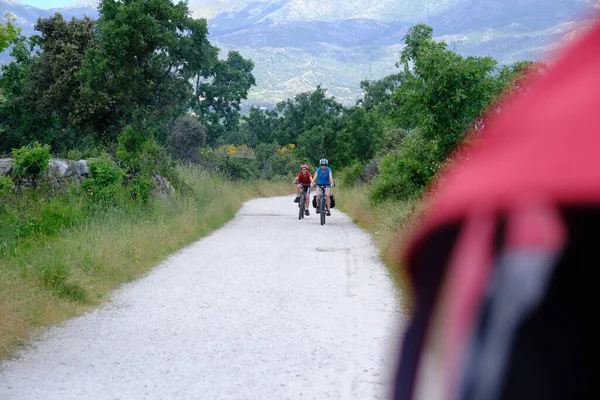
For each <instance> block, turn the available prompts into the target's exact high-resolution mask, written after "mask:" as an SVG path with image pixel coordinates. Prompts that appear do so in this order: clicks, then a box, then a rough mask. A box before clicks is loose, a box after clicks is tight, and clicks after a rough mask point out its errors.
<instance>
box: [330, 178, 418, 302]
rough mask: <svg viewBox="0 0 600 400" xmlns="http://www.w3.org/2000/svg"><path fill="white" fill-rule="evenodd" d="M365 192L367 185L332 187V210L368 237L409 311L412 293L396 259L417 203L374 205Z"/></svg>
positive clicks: (402, 202)
mask: <svg viewBox="0 0 600 400" xmlns="http://www.w3.org/2000/svg"><path fill="white" fill-rule="evenodd" d="M368 190H369V186H368V185H356V186H352V187H339V188H336V190H335V195H336V207H337V208H339V209H340V210H342V211H344V212H345V213H346V214H348V215H349V216H350V217H351V218H352V220H353V222H354V223H355V224H357V225H358V226H360V227H361V228H363V229H365V230H366V231H367V232H369V233H370V234H371V235H372V237H373V241H374V242H375V244H376V246H377V247H378V249H379V254H380V257H381V259H382V261H383V263H384V264H385V265H386V267H387V268H388V270H389V272H390V275H391V277H392V279H393V280H394V283H395V284H396V286H397V287H398V288H399V289H400V291H401V293H402V299H403V308H404V311H406V312H408V311H410V310H411V308H412V290H411V287H410V282H409V280H408V277H407V275H406V271H405V270H404V268H403V265H402V262H401V260H400V259H401V253H402V247H403V245H404V244H405V239H406V238H407V237H408V235H409V234H410V231H411V228H412V227H414V224H415V223H416V222H417V221H416V220H415V219H414V218H413V216H414V215H415V214H416V211H417V209H418V207H419V206H420V202H419V201H417V200H406V201H392V200H387V201H383V202H381V203H376V204H375V203H372V202H370V201H369V199H368V196H367V192H368Z"/></svg>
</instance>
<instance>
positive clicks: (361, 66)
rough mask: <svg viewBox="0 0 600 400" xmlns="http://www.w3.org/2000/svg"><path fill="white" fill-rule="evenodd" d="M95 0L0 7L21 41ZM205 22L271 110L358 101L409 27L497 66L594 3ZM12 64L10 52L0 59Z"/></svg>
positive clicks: (530, 52) (347, 0) (528, 2)
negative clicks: (300, 100)
mask: <svg viewBox="0 0 600 400" xmlns="http://www.w3.org/2000/svg"><path fill="white" fill-rule="evenodd" d="M97 4H98V0H82V1H79V2H78V3H75V4H74V5H71V6H68V7H63V8H58V9H51V10H42V9H39V8H35V7H31V6H26V5H23V4H22V3H20V1H18V0H0V15H4V14H6V13H9V15H10V16H12V17H13V18H15V19H16V22H17V24H18V25H19V26H20V27H21V29H22V31H23V33H24V34H26V35H30V34H33V33H34V32H33V26H34V25H35V23H36V21H37V19H38V18H40V17H48V16H51V15H53V14H54V13H55V12H60V13H61V14H63V16H64V17H65V18H71V17H76V18H81V17H83V16H84V15H88V16H90V17H92V18H97V17H98V10H97ZM188 5H189V7H190V9H191V10H192V12H193V14H194V16H196V17H202V18H207V20H208V25H209V32H210V40H211V42H212V43H214V44H215V45H217V46H218V47H219V48H221V49H222V50H223V52H222V55H226V51H228V50H237V51H239V52H240V53H241V54H242V55H243V56H244V57H247V58H251V59H252V60H253V61H254V63H255V69H254V74H255V76H256V81H257V86H256V87H255V88H254V89H252V91H251V93H250V95H249V99H248V102H247V103H248V104H253V105H270V104H273V103H275V102H277V101H280V100H284V99H286V98H289V97H293V96H294V95H295V94H297V93H299V92H302V91H307V90H313V89H314V88H315V87H316V86H317V85H319V84H321V85H322V86H323V87H326V88H327V89H328V91H329V93H330V94H332V95H334V96H335V97H336V98H337V99H338V100H339V101H340V102H342V103H344V104H346V105H350V104H353V103H354V102H355V100H356V99H357V98H358V97H359V96H360V81H361V80H363V79H371V80H373V79H380V78H382V77H384V76H386V75H390V74H393V73H395V72H397V70H396V68H395V67H394V64H395V63H396V61H397V60H398V58H399V53H400V51H401V50H402V47H403V46H402V38H403V37H404V35H405V34H406V32H407V30H408V28H410V27H411V26H412V25H414V24H416V23H420V22H423V23H426V24H428V25H430V26H432V27H433V33H434V36H435V39H436V40H444V41H445V42H446V43H448V46H449V48H450V49H452V50H454V51H457V52H459V53H460V54H462V55H464V56H470V55H474V56H483V55H490V56H492V57H494V58H495V59H496V60H498V61H499V62H500V63H502V64H508V63H512V62H514V61H519V60H539V59H544V58H547V57H549V56H551V54H552V51H553V50H554V49H555V48H556V47H557V46H560V44H561V43H564V41H565V39H567V38H569V37H570V36H573V35H575V34H576V32H577V30H578V29H579V28H580V27H581V26H582V24H584V23H585V21H586V20H589V19H590V18H592V17H593V16H595V15H596V11H595V10H594V9H595V8H599V7H600V0H328V2H323V1H322V0H190V1H188ZM8 59H9V57H8V55H7V53H5V54H3V55H2V56H1V57H0V60H1V61H2V62H6V61H7V60H8Z"/></svg>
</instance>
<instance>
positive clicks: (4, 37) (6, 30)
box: [0, 21, 20, 53]
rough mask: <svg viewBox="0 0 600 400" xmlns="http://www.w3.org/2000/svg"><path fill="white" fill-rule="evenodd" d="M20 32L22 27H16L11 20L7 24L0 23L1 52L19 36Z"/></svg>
mask: <svg viewBox="0 0 600 400" xmlns="http://www.w3.org/2000/svg"><path fill="white" fill-rule="evenodd" d="M19 32H20V29H18V28H15V27H14V25H13V24H11V23H10V21H9V22H7V23H6V24H0V53H1V52H3V51H4V50H6V49H7V48H8V46H10V44H11V43H12V42H13V41H14V40H15V39H16V38H17V35H18V34H19Z"/></svg>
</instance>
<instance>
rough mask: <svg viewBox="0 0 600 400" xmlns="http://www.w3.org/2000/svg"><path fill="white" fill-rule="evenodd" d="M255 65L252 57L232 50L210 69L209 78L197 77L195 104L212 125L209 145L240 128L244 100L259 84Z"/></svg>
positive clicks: (208, 126)
mask: <svg viewBox="0 0 600 400" xmlns="http://www.w3.org/2000/svg"><path fill="white" fill-rule="evenodd" d="M253 68H254V63H253V62H252V61H251V60H248V59H245V58H244V57H242V56H241V55H240V53H238V52H237V51H230V52H229V54H228V55H227V59H225V60H219V61H218V62H216V63H214V64H213V65H212V67H211V68H210V69H209V70H208V72H207V73H208V76H209V78H208V79H204V80H202V76H200V75H197V76H196V92H195V96H194V98H193V100H192V104H191V106H192V108H193V109H194V111H195V112H196V113H197V114H198V117H199V118H200V120H201V121H202V123H203V124H204V125H206V127H207V128H208V141H209V144H211V145H214V144H216V143H217V140H218V139H219V138H220V137H222V136H223V135H224V133H225V132H226V131H229V132H237V131H238V129H239V118H240V103H241V101H242V100H243V99H246V98H248V91H249V90H250V88H251V87H252V86H254V85H255V84H256V81H255V79H254V75H252V69H253Z"/></svg>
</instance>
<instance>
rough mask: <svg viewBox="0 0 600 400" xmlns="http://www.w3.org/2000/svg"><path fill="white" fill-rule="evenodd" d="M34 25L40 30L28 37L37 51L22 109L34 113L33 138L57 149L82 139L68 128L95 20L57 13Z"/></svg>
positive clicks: (78, 100)
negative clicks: (66, 17) (66, 19)
mask: <svg viewBox="0 0 600 400" xmlns="http://www.w3.org/2000/svg"><path fill="white" fill-rule="evenodd" d="M35 29H36V30H37V31H39V32H40V33H41V34H40V35H39V36H34V37H32V38H31V41H32V42H33V43H34V44H35V45H36V46H37V48H38V51H37V53H36V54H35V56H34V57H32V59H31V65H30V66H29V70H28V71H27V75H26V79H25V85H24V89H23V96H22V99H21V102H20V106H21V111H22V112H23V113H26V114H29V115H32V116H33V115H35V116H36V117H37V118H36V123H34V124H33V125H31V126H30V128H29V129H31V130H33V131H34V132H37V133H36V134H35V135H34V136H35V138H36V139H38V140H40V141H42V142H44V143H50V144H51V145H52V148H53V149H55V150H59V151H60V150H64V149H65V147H74V146H76V145H77V142H78V141H80V140H81V139H82V138H81V137H78V135H77V136H74V137H73V136H72V135H71V133H72V132H71V130H70V128H72V127H73V125H75V123H74V122H76V121H77V119H76V118H75V116H76V114H77V112H78V110H79V109H80V107H81V100H82V92H81V85H80V82H79V81H78V80H77V78H76V74H77V72H78V71H79V70H80V68H81V65H82V63H83V59H84V57H85V54H86V51H87V50H88V49H91V48H92V47H93V46H94V43H95V42H94V23H93V21H92V20H91V19H89V18H84V19H76V18H73V19H71V20H70V21H68V22H67V21H65V20H64V19H63V17H62V15H61V14H58V13H57V14H55V15H54V16H53V17H50V18H40V19H39V20H38V22H37V24H36V25H35Z"/></svg>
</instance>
